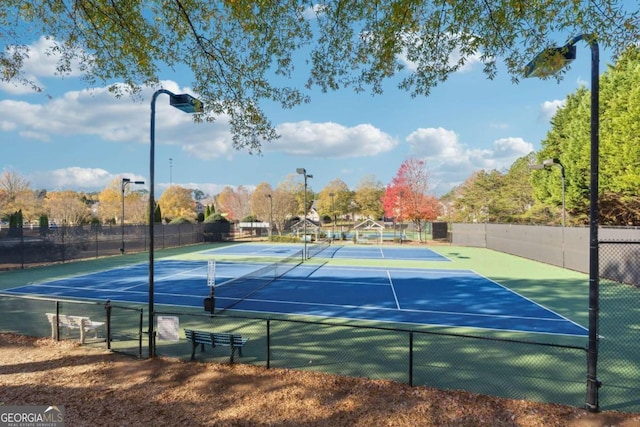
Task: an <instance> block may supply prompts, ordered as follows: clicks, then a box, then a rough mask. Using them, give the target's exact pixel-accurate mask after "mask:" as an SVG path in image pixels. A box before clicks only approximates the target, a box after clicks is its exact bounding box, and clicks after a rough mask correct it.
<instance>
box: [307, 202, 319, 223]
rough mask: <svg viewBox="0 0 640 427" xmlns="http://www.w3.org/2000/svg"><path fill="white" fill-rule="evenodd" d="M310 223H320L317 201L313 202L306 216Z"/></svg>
mask: <svg viewBox="0 0 640 427" xmlns="http://www.w3.org/2000/svg"><path fill="white" fill-rule="evenodd" d="M306 217H307V218H309V219H310V220H311V221H315V222H317V223H319V222H320V214H319V213H318V201H317V200H314V201H313V202H312V203H311V207H310V208H309V211H308V212H307V215H306Z"/></svg>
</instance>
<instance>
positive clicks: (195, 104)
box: [149, 89, 203, 357]
mask: <svg viewBox="0 0 640 427" xmlns="http://www.w3.org/2000/svg"><path fill="white" fill-rule="evenodd" d="M163 93H164V94H167V95H169V104H170V105H171V106H172V107H175V108H177V109H178V110H181V111H184V112H185V113H197V112H201V111H202V110H203V108H202V102H201V101H200V100H199V99H197V98H194V97H193V96H191V95H189V94H186V93H183V94H178V95H176V94H175V93H173V92H170V91H168V90H166V89H159V90H157V91H155V92H154V94H153V96H152V97H151V130H150V136H151V138H150V139H151V141H150V142H151V147H150V151H149V357H153V356H155V333H154V329H153V310H154V308H153V299H154V296H153V251H154V230H153V227H154V217H155V208H156V203H155V198H154V194H153V192H154V185H153V184H154V181H155V136H156V135H155V134H156V99H157V98H158V96H160V95H161V94H163Z"/></svg>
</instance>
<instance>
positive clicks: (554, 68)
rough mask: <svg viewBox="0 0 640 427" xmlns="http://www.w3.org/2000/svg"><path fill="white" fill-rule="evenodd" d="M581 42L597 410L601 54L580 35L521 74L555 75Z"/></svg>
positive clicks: (593, 407)
mask: <svg viewBox="0 0 640 427" xmlns="http://www.w3.org/2000/svg"><path fill="white" fill-rule="evenodd" d="M580 40H584V41H585V42H586V43H587V44H588V45H589V47H590V48H591V122H590V126H591V141H590V143H591V181H590V190H589V191H590V194H589V343H588V347H587V402H586V406H587V410H589V411H590V412H597V411H598V410H599V402H598V389H599V387H600V385H601V383H600V381H598V378H597V365H598V312H599V310H600V300H599V298H600V297H599V281H600V271H599V269H600V259H599V254H598V245H599V242H598V223H599V215H600V208H599V205H598V191H599V189H598V175H599V158H600V116H599V114H600V73H599V67H600V50H599V47H598V42H597V40H596V38H595V36H594V35H591V34H581V35H579V36H575V37H573V38H572V39H571V40H569V42H567V44H566V45H564V46H562V47H555V48H551V49H546V50H545V51H544V52H541V53H540V54H538V55H537V56H536V57H535V58H534V59H533V61H531V62H530V63H529V64H527V66H526V67H525V70H524V76H525V77H547V76H550V75H552V74H555V73H557V72H558V71H560V70H561V69H562V68H563V67H565V66H566V65H567V64H569V63H570V62H571V61H573V60H574V59H575V58H576V47H575V44H576V43H578V42H579V41H580Z"/></svg>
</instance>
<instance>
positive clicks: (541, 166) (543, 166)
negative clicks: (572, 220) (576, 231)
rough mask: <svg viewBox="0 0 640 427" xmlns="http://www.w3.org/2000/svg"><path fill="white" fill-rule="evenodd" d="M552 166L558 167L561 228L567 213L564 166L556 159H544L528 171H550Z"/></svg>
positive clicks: (564, 223)
mask: <svg viewBox="0 0 640 427" xmlns="http://www.w3.org/2000/svg"><path fill="white" fill-rule="evenodd" d="M553 166H559V167H560V179H561V181H562V226H563V227H564V226H565V225H566V220H567V211H566V206H565V175H564V166H563V165H562V163H561V162H560V160H558V159H545V160H543V161H542V163H540V164H537V165H531V166H529V169H547V170H549V169H551V168H552V167H553Z"/></svg>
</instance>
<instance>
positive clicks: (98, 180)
mask: <svg viewBox="0 0 640 427" xmlns="http://www.w3.org/2000/svg"><path fill="white" fill-rule="evenodd" d="M116 177H118V175H114V174H111V173H109V172H107V171H106V170H104V169H98V168H96V169H91V168H80V167H69V168H65V169H55V170H52V171H46V172H37V173H35V174H33V175H32V176H30V177H29V178H30V181H31V184H32V187H33V188H46V189H47V190H49V191H56V190H66V189H70V188H72V189H81V190H82V189H86V190H94V189H96V188H104V187H106V186H107V184H109V182H111V181H112V180H113V179H115V178H116ZM136 179H137V178H136Z"/></svg>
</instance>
